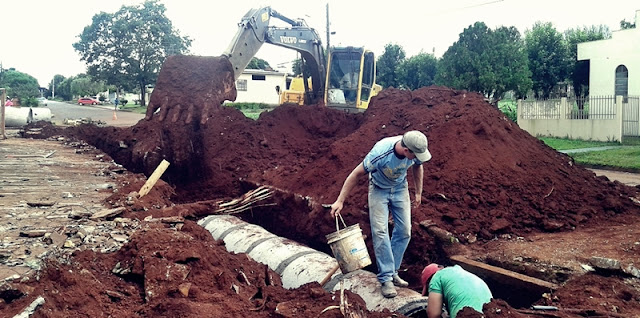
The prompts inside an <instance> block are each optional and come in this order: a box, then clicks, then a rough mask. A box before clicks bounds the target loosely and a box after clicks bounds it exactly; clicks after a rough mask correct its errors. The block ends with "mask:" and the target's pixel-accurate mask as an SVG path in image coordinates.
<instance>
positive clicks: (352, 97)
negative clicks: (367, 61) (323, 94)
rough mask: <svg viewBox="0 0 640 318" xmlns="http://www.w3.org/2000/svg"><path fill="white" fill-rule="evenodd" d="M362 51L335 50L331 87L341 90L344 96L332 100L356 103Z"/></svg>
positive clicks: (332, 62)
mask: <svg viewBox="0 0 640 318" xmlns="http://www.w3.org/2000/svg"><path fill="white" fill-rule="evenodd" d="M360 58H361V54H360V52H341V51H339V52H333V54H332V56H331V66H330V67H331V71H330V77H329V89H330V90H333V91H334V93H335V92H340V93H341V95H344V97H342V96H339V97H336V98H332V102H334V103H341V104H354V103H355V102H356V98H357V96H358V88H359V86H360V85H359V81H360Z"/></svg>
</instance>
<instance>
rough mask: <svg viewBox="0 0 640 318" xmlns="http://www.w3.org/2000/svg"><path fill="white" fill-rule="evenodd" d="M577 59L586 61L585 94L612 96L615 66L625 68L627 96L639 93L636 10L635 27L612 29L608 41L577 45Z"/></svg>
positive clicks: (639, 22) (639, 37)
mask: <svg viewBox="0 0 640 318" xmlns="http://www.w3.org/2000/svg"><path fill="white" fill-rule="evenodd" d="M578 60H590V67H591V69H590V73H589V95H591V96H603V95H614V93H615V71H616V68H617V67H618V66H619V65H624V66H626V67H627V70H628V71H629V95H630V96H634V95H635V96H637V95H640V10H637V11H636V28H633V29H627V30H618V31H614V32H612V38H611V39H608V40H600V41H592V42H585V43H580V44H578Z"/></svg>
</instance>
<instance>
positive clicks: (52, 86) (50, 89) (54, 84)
mask: <svg viewBox="0 0 640 318" xmlns="http://www.w3.org/2000/svg"><path fill="white" fill-rule="evenodd" d="M64 79H65V77H64V76H62V75H60V74H56V75H54V76H53V80H51V82H50V83H49V85H48V86H47V96H52V95H53V94H54V90H55V95H56V96H58V95H59V93H58V90H59V88H58V87H59V86H60V83H62V81H64Z"/></svg>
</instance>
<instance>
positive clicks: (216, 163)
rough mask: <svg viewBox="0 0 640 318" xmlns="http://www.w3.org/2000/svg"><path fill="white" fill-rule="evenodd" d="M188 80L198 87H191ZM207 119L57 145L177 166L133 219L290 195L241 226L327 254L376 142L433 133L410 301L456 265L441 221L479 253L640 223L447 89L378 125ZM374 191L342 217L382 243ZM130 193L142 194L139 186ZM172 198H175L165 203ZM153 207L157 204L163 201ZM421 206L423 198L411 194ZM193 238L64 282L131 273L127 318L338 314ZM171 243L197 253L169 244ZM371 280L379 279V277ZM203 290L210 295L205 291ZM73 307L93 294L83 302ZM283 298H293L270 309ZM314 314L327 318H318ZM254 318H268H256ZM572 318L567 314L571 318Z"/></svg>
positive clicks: (146, 124) (146, 242)
mask: <svg viewBox="0 0 640 318" xmlns="http://www.w3.org/2000/svg"><path fill="white" fill-rule="evenodd" d="M221 63H222V62H221ZM176 70H177V71H179V69H174V72H175V71H176ZM184 77H186V75H184V74H183V78H184ZM173 93H174V96H173V97H172V98H175V99H180V98H184V99H188V98H189V96H198V95H200V94H201V93H204V92H199V91H188V92H183V91H174V92H173ZM180 94H184V96H180ZM216 98H217V100H216ZM213 99H214V100H216V101H219V102H222V100H224V98H222V97H221V96H213ZM214 104H216V105H217V104H219V103H214ZM196 113H198V114H203V113H204V112H196ZM206 116H207V117H206V120H203V121H202V122H203V123H201V122H200V121H191V122H190V123H188V124H183V123H182V122H181V120H182V119H180V120H178V121H176V122H174V121H173V120H169V117H167V118H165V120H163V121H161V120H159V116H158V115H156V116H153V117H152V118H151V119H150V120H143V121H140V122H139V123H138V124H137V125H135V126H133V127H131V128H98V127H94V126H89V125H85V126H81V127H78V128H67V129H65V130H64V131H63V132H60V131H52V132H51V133H52V134H53V133H63V134H65V135H67V136H75V137H77V138H81V139H84V140H86V141H87V142H89V143H90V144H92V145H95V146H96V147H98V148H100V149H102V150H103V151H104V152H106V153H107V154H109V155H110V156H111V157H112V158H113V159H114V160H115V161H116V162H118V163H119V164H122V165H123V166H124V167H126V168H127V169H128V170H130V171H133V172H141V173H145V174H146V175H150V173H151V172H152V171H153V170H154V169H155V167H156V166H157V165H158V163H159V162H160V161H161V160H162V159H167V160H168V161H170V162H171V166H170V167H169V169H168V170H167V172H166V173H165V175H164V176H163V179H164V180H165V181H166V182H168V184H170V186H168V185H167V184H164V183H161V184H160V185H159V186H157V187H156V188H154V190H153V191H152V193H151V194H150V196H149V197H148V198H147V197H145V198H146V199H145V200H144V202H140V203H139V205H138V206H134V207H133V208H132V209H131V211H130V212H129V213H128V214H127V216H129V217H139V218H143V217H144V216H146V215H155V216H166V215H164V214H163V212H162V210H160V209H153V205H160V206H163V205H167V204H170V203H169V202H167V200H169V199H170V200H171V202H174V203H177V204H180V203H189V202H197V201H202V200H212V199H222V198H231V197H235V196H238V195H240V194H242V193H244V192H246V191H247V190H249V189H252V188H255V187H256V186H257V185H261V184H267V185H270V186H273V187H276V188H278V189H282V190H283V191H282V192H280V193H278V194H277V196H276V198H275V199H274V201H275V202H277V203H278V205H276V206H270V207H263V208H256V209H253V210H252V211H251V213H245V214H242V215H240V216H241V217H242V218H243V219H245V220H247V221H249V222H253V223H257V224H260V225H262V226H263V227H265V228H266V229H268V230H269V231H271V232H273V233H275V234H278V235H282V236H285V237H288V238H290V239H294V240H297V241H300V242H302V243H305V244H307V245H309V246H311V247H313V248H317V249H319V250H323V251H325V252H329V249H328V246H327V244H326V241H325V235H326V234H328V233H330V232H333V231H334V230H335V228H334V226H335V225H334V224H335V223H334V222H333V220H332V219H331V218H330V216H329V215H328V213H327V211H326V210H324V209H323V208H322V207H321V206H320V203H332V202H333V201H334V200H335V198H336V197H337V195H338V193H339V191H340V188H341V186H342V183H343V181H344V179H345V178H346V176H347V175H348V174H349V172H350V171H351V170H352V169H353V168H354V167H355V166H356V165H357V164H358V163H359V162H360V161H361V160H362V158H363V157H364V156H365V155H366V153H367V152H368V151H369V149H370V148H371V147H372V146H373V144H374V143H375V142H376V141H378V140H379V139H381V138H383V137H387V136H393V135H399V134H402V133H403V132H405V131H407V130H413V129H416V130H420V131H423V132H424V133H425V134H426V135H427V137H428V138H429V149H430V151H431V153H432V154H433V159H432V160H431V161H429V162H427V163H425V164H424V169H425V180H424V192H423V197H422V205H421V206H420V207H418V208H417V209H414V211H413V212H412V213H413V220H414V227H413V234H412V240H411V243H410V246H409V249H408V251H407V254H406V255H405V259H404V266H403V269H404V270H406V276H407V278H409V280H410V281H411V282H412V285H411V286H410V287H412V288H415V289H418V288H419V286H418V283H417V282H418V281H419V279H418V277H419V273H420V270H421V269H422V267H423V266H424V265H425V264H427V263H429V262H432V261H437V262H440V263H445V264H446V263H447V259H446V253H444V252H443V250H442V248H441V247H440V246H439V244H437V243H436V241H434V239H433V238H432V237H431V236H430V235H429V234H428V233H427V232H426V231H425V230H424V229H422V228H421V227H420V226H418V223H419V222H420V221H422V220H426V219H430V220H432V221H434V222H435V223H436V224H437V225H439V226H440V227H442V228H444V229H446V230H448V231H450V232H452V233H454V234H455V235H456V236H458V237H459V238H461V240H462V242H463V243H466V244H470V243H472V242H473V241H475V240H476V239H477V240H479V241H487V240H491V239H493V238H494V237H496V236H499V235H502V234H514V235H520V236H522V235H526V234H529V233H544V232H563V231H571V230H573V229H576V228H578V229H579V228H588V227H591V226H595V225H599V226H602V225H606V224H623V223H625V222H631V220H633V219H635V218H636V217H637V216H638V215H640V207H639V206H638V205H635V204H634V203H633V202H632V201H631V200H629V199H628V198H629V197H634V196H637V192H638V188H631V187H627V186H624V185H622V184H620V183H615V182H610V181H609V180H607V179H606V178H602V177H596V176H595V174H594V173H593V172H591V171H589V170H586V169H584V168H582V167H579V166H577V165H576V164H574V162H573V160H572V159H571V158H570V157H568V156H566V155H564V154H561V153H558V152H556V151H554V150H553V149H551V148H549V147H547V146H546V145H544V144H543V143H542V142H541V141H539V140H538V139H536V138H534V137H532V136H530V135H529V134H528V133H527V132H525V131H523V130H521V129H520V128H519V127H518V126H517V125H516V124H515V123H513V122H511V121H510V120H509V119H507V118H506V117H505V116H504V115H503V114H502V113H501V112H500V111H498V110H497V109H495V108H493V107H492V106H491V105H490V104H488V103H486V102H485V101H484V100H483V98H482V96H480V95H478V94H475V93H468V92H464V91H456V90H452V89H448V88H444V87H426V88H421V89H418V90H415V91H407V90H398V89H393V88H392V89H386V90H384V91H382V92H381V93H380V94H379V95H378V96H377V97H375V98H374V99H373V100H372V103H371V105H370V107H369V109H368V110H367V112H365V113H362V114H347V113H344V112H341V111H337V110H332V109H328V108H325V107H322V106H321V105H316V106H305V107H301V106H281V107H278V108H276V109H275V110H273V111H270V112H265V113H263V114H262V115H261V116H260V118H259V119H258V120H257V121H253V120H251V119H248V118H246V117H245V116H243V115H242V113H241V112H239V111H237V110H235V109H232V108H228V107H212V108H210V109H209V110H208V113H207V114H206ZM123 144H124V145H126V147H123ZM365 184H366V180H364V179H363V180H360V183H359V185H358V186H357V187H356V188H355V189H354V190H353V191H352V193H351V195H350V196H349V199H348V201H347V204H346V205H345V209H344V210H343V216H344V218H345V220H346V221H347V223H349V224H353V223H360V225H361V228H362V229H363V230H364V234H366V235H368V236H369V237H370V230H369V226H368V215H367V200H366V196H367V188H366V185H365ZM132 189H139V185H138V187H137V188H136V187H132ZM167 189H169V190H167ZM157 191H164V192H157ZM171 191H174V192H175V194H173V195H172V196H171V198H167V197H166V196H167V195H169V194H170V193H171ZM127 193H128V191H126V190H123V191H120V192H119V194H116V195H115V196H114V197H113V198H112V199H111V202H112V203H114V204H116V205H117V204H119V203H118V202H121V201H122V197H123V196H124V195H126V194H127ZM154 193H156V195H158V196H156V197H154ZM411 193H412V195H413V191H411ZM158 202H160V204H158ZM143 208H146V209H147V211H143V210H144V209H143ZM185 227H186V226H185ZM188 228H189V229H190V230H189V231H187V233H183V232H184V231H185V230H184V229H183V230H182V231H181V232H180V231H179V232H171V231H170V232H169V234H167V232H166V231H160V230H156V229H150V230H149V231H145V232H144V233H140V234H139V235H140V239H138V240H134V242H132V243H131V244H130V245H129V246H128V247H127V248H126V249H124V250H122V251H120V252H118V253H117V254H118V255H117V256H116V257H115V258H114V257H113V256H102V255H95V254H90V255H85V254H82V255H77V256H76V259H78V260H84V259H88V258H91V259H92V260H94V261H91V262H82V261H80V263H81V264H72V265H55V266H53V267H52V268H54V269H57V268H58V267H62V268H63V269H65V270H66V269H67V267H69V268H75V270H76V271H78V270H81V269H82V268H81V267H80V268H78V266H83V267H85V268H87V269H88V270H89V271H91V272H94V273H96V274H95V275H98V274H99V275H105V276H113V275H111V274H109V273H110V270H111V268H112V267H113V265H114V262H115V260H116V259H117V260H119V261H121V262H124V263H127V266H132V274H131V277H128V278H123V279H121V280H119V282H110V283H109V284H115V285H112V286H108V288H109V289H114V290H120V291H121V293H123V290H124V291H127V290H129V289H131V291H130V292H128V293H129V294H130V297H131V298H132V299H128V298H130V297H129V295H127V296H128V297H124V298H126V300H119V301H120V302H122V303H123V304H125V306H122V308H121V310H125V308H126V310H128V311H123V313H129V314H130V315H134V314H133V313H135V315H138V314H139V313H142V314H144V315H146V314H149V315H150V314H154V315H158V314H160V312H162V311H163V310H165V311H167V312H173V313H174V316H176V315H178V314H176V310H177V311H183V312H185V313H189V314H185V316H190V315H191V314H192V313H193V314H195V313H206V312H209V313H211V312H216V310H220V311H221V312H225V313H226V312H228V313H230V314H229V315H228V316H238V317H240V316H245V314H247V310H249V309H250V308H255V307H258V306H260V304H261V303H260V300H256V299H255V297H254V296H252V295H254V294H256V293H257V291H258V289H259V288H260V287H262V288H263V290H262V295H263V297H266V296H264V295H267V296H268V297H272V298H268V299H267V308H268V312H271V313H272V312H273V310H272V309H273V306H274V305H275V303H276V302H277V301H276V300H279V301H284V300H285V299H287V297H292V298H293V299H295V301H300V302H303V303H305V302H308V306H312V303H313V302H314V301H318V300H317V299H314V297H315V298H320V299H324V301H322V302H321V303H322V305H321V306H320V307H322V306H325V307H326V306H327V305H328V304H329V303H331V301H330V300H329V296H327V295H326V294H322V293H320V292H319V291H317V288H319V286H318V285H316V286H307V287H306V288H303V289H302V290H301V291H296V292H291V293H290V292H289V291H283V290H281V289H279V291H278V292H274V291H273V289H274V288H275V287H272V286H265V285H268V284H263V283H264V273H265V270H264V269H263V268H262V267H261V266H260V265H255V264H252V265H247V263H246V262H240V261H239V259H242V258H243V257H244V256H242V255H239V256H234V255H230V254H228V253H225V252H223V251H222V248H221V247H220V245H219V244H217V243H215V242H212V241H211V239H210V237H209V236H208V235H207V233H200V232H201V231H200V230H196V229H195V226H193V225H191V224H190V225H189V226H188ZM169 237H173V238H174V239H176V240H178V241H180V240H184V242H189V244H188V245H187V244H186V243H185V245H173V243H172V244H169V243H168V238H169ZM180 242H182V241H180ZM180 244H182V243H180ZM368 244H369V245H370V242H368ZM369 248H370V249H371V247H370V246H369ZM145 253H149V254H145ZM105 258H106V260H104V259H105ZM141 259H146V260H149V262H147V261H144V262H142V261H140V260H141ZM97 260H99V261H97ZM94 263H95V264H94ZM90 264H94V265H90ZM96 264H97V265H96ZM171 264H183V265H186V266H187V267H188V268H189V269H188V270H186V271H187V272H188V273H190V274H189V275H193V276H190V278H189V279H188V281H189V282H192V284H194V285H193V286H195V292H194V296H189V297H182V296H180V295H179V293H178V292H177V291H176V288H177V286H176V281H180V280H177V279H176V280H173V279H169V281H168V282H167V281H163V278H160V277H159V276H158V275H157V274H154V273H152V272H151V273H150V272H147V270H150V271H152V268H154V267H158V268H165V267H166V268H170V267H171V266H170V265H171ZM374 264H375V262H374ZM74 266H75V267H74ZM240 270H242V271H243V272H244V273H245V274H247V275H249V273H251V275H249V281H250V282H251V286H252V287H248V286H244V285H243V283H242V281H241V280H240V281H239V278H238V276H237V275H238V274H237V273H238V271H240ZM371 270H373V271H375V268H371ZM175 271H176V272H175V274H176V275H178V274H182V272H181V270H179V269H176V270H175ZM47 273H48V274H49V276H50V277H52V278H50V279H54V281H52V282H51V283H52V284H56V285H57V284H61V283H62V285H69V286H71V285H73V284H72V283H69V282H67V280H66V279H63V278H60V277H58V278H56V275H62V276H64V274H63V273H64V271H59V270H56V271H52V270H49V271H47ZM56 273H57V274H56ZM191 278H193V280H191ZM86 279H87V280H88V281H89V280H90V278H86ZM91 279H93V278H91ZM585 279H586V278H585ZM592 279H593V280H594V281H596V282H601V281H602V282H605V281H607V278H603V277H599V276H597V277H593V278H592ZM127 280H128V281H127ZM142 280H144V282H145V283H144V284H143V283H142V282H141V281H142ZM165 280H166V278H165ZM204 280H208V281H209V282H212V283H210V285H204V284H203V283H202V282H203V281H204ZM88 281H87V282H88ZM131 281H133V283H132V282H131ZM149 282H150V283H151V284H152V286H156V287H157V288H158V289H157V290H155V289H154V290H153V292H154V294H153V295H154V296H153V297H152V299H151V300H148V299H146V298H147V297H145V295H148V290H146V289H148V288H147V287H145V290H143V289H142V288H143V287H142V286H147V283H149ZM85 283H86V282H85ZM103 283H104V282H103ZM127 283H129V284H130V285H127ZM117 284H123V285H122V286H124V287H118V285H117ZM211 284H212V285H211ZM231 284H236V285H238V284H240V285H243V286H242V288H241V292H240V293H237V294H236V293H234V292H231V290H230V289H229V288H230V287H229V286H230V285H231ZM591 284H592V285H599V284H600V285H604V284H602V283H593V282H591ZM276 285H277V284H276ZM128 286H133V287H134V288H132V287H128ZM156 287H153V288H156ZM565 288H566V291H559V295H564V294H566V295H575V297H573V298H572V299H571V300H568V299H560V302H561V303H562V304H566V305H567V306H573V305H577V304H579V303H581V302H582V300H583V296H585V297H586V296H587V295H586V294H589V293H588V292H586V291H584V286H582V285H581V284H580V283H575V284H572V283H568V284H567V286H566V287H565ZM603 289H606V288H603ZM71 290H73V289H72V288H71ZM75 293H83V289H80V291H76V292H75ZM274 294H281V295H282V296H272V295H274ZM294 294H295V295H294ZM305 295H307V296H306V297H305ZM625 295H627V296H625V297H626V298H628V299H630V300H631V301H626V302H616V304H615V305H616V306H617V308H618V309H617V310H618V312H623V313H624V312H627V313H632V316H633V315H640V306H639V305H638V304H637V301H638V300H640V292H639V291H638V290H637V289H629V290H628V292H626V293H625ZM93 297H95V298H97V297H99V296H97V295H95V296H93ZM100 297H102V298H105V297H107V296H105V295H100ZM252 297H254V299H253V300H251V299H252ZM278 297H281V298H278ZM298 297H301V299H299V298H298ZM558 297H559V298H561V296H558ZM606 297H609V296H606V295H605V296H602V295H601V298H606ZM612 297H617V296H612ZM111 298H113V297H111ZM143 298H144V299H143ZM599 299H600V298H599ZM607 299H608V298H607ZM634 299H635V301H633V300H634ZM227 300H229V301H227ZM263 300H264V298H263ZM312 300H313V301H312ZM84 301H85V300H80V301H79V302H80V303H78V304H76V305H77V306H81V305H83V304H81V303H82V302H84ZM541 301H542V300H541ZM112 302H113V301H112ZM143 303H144V305H142V304H143ZM214 303H215V304H214ZM98 304H99V305H98ZM110 304H111V303H110ZM223 304H224V305H223ZM269 304H270V305H269ZM305 304H307V303H305ZM45 306H49V305H45ZM64 306H67V305H65V304H64V301H62V300H61V301H60V302H59V304H58V305H57V307H56V308H58V309H57V310H60V309H59V308H63V307H64ZM96 306H100V310H107V308H109V309H108V310H116V309H112V307H111V305H106V304H105V303H104V302H98V303H96ZM103 306H106V308H103ZM269 306H271V307H269ZM300 306H302V305H300ZM304 306H307V305H304ZM491 306H494V307H496V308H500V307H501V306H503V307H505V308H508V305H506V304H505V303H500V302H496V303H493V302H492V304H491ZM45 308H49V307H45ZM132 308H135V310H133V309H132ZM316 309H318V308H314V310H316ZM511 309H512V308H511ZM511 309H509V310H511ZM50 310H52V311H55V310H56V309H54V308H51V309H50ZM96 310H98V309H96ZM117 310H120V309H117ZM507 311H508V310H500V312H501V314H495V315H492V314H490V313H487V312H485V313H486V314H487V317H520V316H519V315H521V313H517V312H515V311H513V314H512V315H511V314H506V312H507ZM114 312H115V311H114ZM312 312H314V313H317V311H308V312H307V313H312ZM492 312H495V310H494V311H492ZM251 314H252V315H258V316H260V314H258V313H256V312H251ZM123 315H124V316H127V314H123ZM562 315H564V313H563V314H562ZM48 316H50V317H58V316H60V317H61V316H64V314H63V313H59V314H54V313H51V314H49V315H48ZM178 316H180V315H178ZM225 316H227V315H225ZM265 316H268V315H265ZM570 316H571V315H570V314H567V316H566V317H570ZM323 317H324V316H323ZM464 317H471V316H464ZM558 317H565V316H558Z"/></svg>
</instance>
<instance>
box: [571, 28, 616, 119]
mask: <svg viewBox="0 0 640 318" xmlns="http://www.w3.org/2000/svg"><path fill="white" fill-rule="evenodd" d="M610 38H611V31H610V30H609V27H607V26H606V25H599V26H595V25H594V26H590V27H582V28H575V29H569V30H566V31H564V39H565V41H566V43H567V47H568V52H569V59H570V60H571V63H572V64H571V66H570V68H569V78H570V80H571V84H572V86H573V90H574V94H575V96H580V97H583V96H587V95H589V61H578V43H583V42H590V41H598V40H604V39H610ZM579 106H582V105H579Z"/></svg>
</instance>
